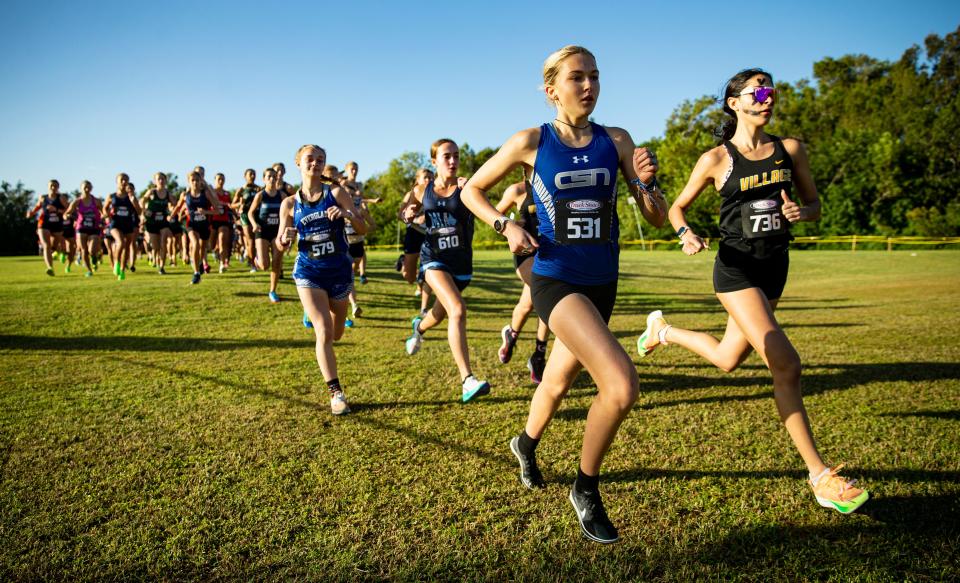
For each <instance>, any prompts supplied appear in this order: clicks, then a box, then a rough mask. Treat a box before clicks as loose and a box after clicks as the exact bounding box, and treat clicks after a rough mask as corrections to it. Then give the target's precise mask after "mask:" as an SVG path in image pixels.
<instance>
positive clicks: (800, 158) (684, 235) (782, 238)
mask: <svg viewBox="0 0 960 583" xmlns="http://www.w3.org/2000/svg"><path fill="white" fill-rule="evenodd" d="M723 97H724V99H723V110H724V112H725V113H726V114H727V115H728V116H730V119H729V120H727V121H726V122H725V123H724V125H723V127H722V129H721V131H720V132H719V133H720V134H721V138H722V141H723V143H722V144H721V145H719V146H717V147H716V148H713V149H712V150H709V151H708V152H706V153H705V154H704V155H703V156H701V157H700V160H699V161H698V162H697V165H696V167H694V169H693V172H692V173H691V175H690V179H689V181H688V182H687V185H686V186H685V187H684V189H683V191H682V192H681V193H680V196H678V197H677V199H676V200H675V201H674V203H673V206H671V207H670V223H671V224H672V225H673V228H674V229H676V230H677V236H678V237H679V238H680V241H681V242H682V244H683V252H684V253H686V254H687V255H695V254H697V253H699V252H700V251H703V250H704V249H706V248H707V245H706V243H705V242H704V241H703V239H701V238H700V237H699V236H697V234H696V233H694V232H693V230H692V229H691V228H690V225H689V224H688V223H687V220H686V211H687V209H688V208H690V205H691V204H693V201H694V200H696V198H697V196H699V195H700V193H701V192H703V189H704V188H706V187H707V185H712V186H714V187H715V188H716V189H717V191H718V192H719V193H720V197H721V199H722V202H721V204H720V235H721V239H720V249H719V252H718V253H717V257H716V261H715V263H714V270H713V286H714V290H715V291H716V294H717V299H719V300H720V304H721V305H722V306H723V308H724V309H725V310H726V311H727V314H728V317H727V328H726V331H725V332H724V334H723V338H722V339H720V340H719V341H718V340H717V339H716V338H714V337H713V336H710V335H709V334H704V333H702V332H693V331H691V330H683V329H680V328H675V327H673V326H670V325H668V324H667V323H666V321H665V320H664V319H663V315H662V313H661V312H660V311H655V312H652V313H651V314H650V315H649V316H648V317H647V330H646V331H645V332H644V334H643V335H642V336H641V337H640V338H639V339H638V341H637V349H638V351H639V352H640V355H641V356H644V355H646V354H649V353H650V351H651V350H653V349H654V348H656V347H657V346H658V345H660V344H664V345H666V344H678V345H680V346H683V347H684V348H686V349H688V350H690V351H692V352H695V353H697V354H699V355H700V356H702V357H704V358H705V359H707V360H709V361H710V362H711V363H713V364H714V365H716V366H717V367H719V368H721V369H722V370H724V371H727V372H730V371H732V370H734V369H736V368H737V367H738V366H739V365H740V363H742V362H743V361H744V359H745V358H746V357H747V355H749V354H750V352H752V351H753V350H756V351H757V353H758V354H759V355H760V357H761V358H763V361H764V362H765V363H766V365H767V367H768V368H769V369H770V372H771V374H772V375H773V397H774V400H775V401H776V404H777V411H778V412H779V414H780V420H781V421H782V422H783V423H784V425H785V426H786V428H787V433H788V434H789V435H790V438H791V439H792V440H793V443H794V445H795V446H796V448H797V450H798V451H799V453H800V457H801V458H803V461H804V463H805V464H806V466H807V471H809V472H810V481H809V484H810V486H811V488H812V489H813V493H814V496H815V497H816V500H817V502H818V503H819V504H820V505H821V506H824V507H826V508H833V509H835V510H838V511H839V512H842V513H843V514H848V513H850V512H853V511H854V510H856V509H857V508H859V507H860V506H861V505H863V503H864V502H866V501H867V499H868V498H869V493H868V492H867V491H866V490H862V489H860V488H856V487H854V486H853V484H854V482H852V481H848V480H846V479H844V478H842V477H841V476H840V475H839V474H838V471H839V470H840V467H841V466H842V465H843V464H839V465H837V466H835V467H833V468H829V467H827V465H826V464H824V463H823V459H822V458H821V457H820V453H819V452H818V451H817V446H816V444H815V443H814V439H813V433H812V431H811V429H810V421H809V419H808V418H807V411H806V409H805V408H804V405H803V398H802V396H801V393H800V356H799V355H798V354H797V351H796V349H795V348H794V347H793V344H791V343H790V340H789V339H788V338H787V335H786V334H785V333H784V331H783V329H782V328H781V327H780V324H779V323H778V322H777V319H776V317H775V316H774V310H775V309H776V307H777V304H778V303H779V301H780V296H781V294H782V293H783V288H784V286H785V285H786V281H787V270H788V265H789V255H788V248H789V244H790V239H791V238H792V237H791V235H790V225H791V224H792V223H796V222H797V221H816V220H817V219H819V218H820V199H819V197H818V196H817V189H816V186H814V184H813V178H812V176H811V174H810V165H809V163H808V161H807V154H806V150H805V149H804V147H803V144H802V143H800V142H799V141H797V140H794V139H790V138H784V139H780V138H778V137H776V136H772V135H770V134H767V133H766V132H765V131H764V126H766V125H767V124H768V123H769V122H770V117H771V115H773V108H774V104H775V103H776V89H775V88H774V86H773V79H772V77H771V76H770V74H769V73H767V72H766V71H763V70H760V69H747V70H744V71H741V72H740V73H737V74H736V75H734V76H733V77H732V78H731V79H730V81H729V82H727V86H726V90H725V91H724V96H723ZM794 186H795V187H796V189H797V194H798V195H799V197H800V200H801V202H803V206H800V205H798V204H797V203H796V202H793V201H792V200H791V194H792V190H793V187H794Z"/></svg>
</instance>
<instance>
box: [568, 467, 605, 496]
mask: <svg viewBox="0 0 960 583" xmlns="http://www.w3.org/2000/svg"><path fill="white" fill-rule="evenodd" d="M573 487H574V488H576V489H577V492H580V493H583V492H597V491H599V490H600V475H599V474H598V475H596V476H588V475H586V474H584V473H583V470H581V469H580V468H579V467H577V481H576V482H574V483H573Z"/></svg>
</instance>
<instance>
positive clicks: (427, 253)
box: [420, 181, 474, 275]
mask: <svg viewBox="0 0 960 583" xmlns="http://www.w3.org/2000/svg"><path fill="white" fill-rule="evenodd" d="M423 214H424V216H425V217H426V221H425V222H424V228H425V229H426V238H425V239H424V240H423V245H422V246H421V247H420V263H421V264H423V265H427V264H428V263H432V262H440V263H442V264H444V265H446V266H447V267H449V268H450V269H451V270H452V271H453V273H454V274H455V275H470V274H472V273H473V223H474V218H473V213H471V212H470V209H468V208H467V207H466V205H464V204H463V202H461V201H460V189H459V188H457V189H456V190H455V191H453V193H452V194H450V195H448V196H444V197H441V196H437V193H436V192H435V191H434V190H433V181H431V182H430V183H428V184H427V188H426V190H424V192H423Z"/></svg>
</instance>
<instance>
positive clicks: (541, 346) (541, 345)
mask: <svg viewBox="0 0 960 583" xmlns="http://www.w3.org/2000/svg"><path fill="white" fill-rule="evenodd" d="M536 351H537V352H539V353H542V354H541V356H543V355H546V353H547V341H546V340H540V339H539V338H537V347H536Z"/></svg>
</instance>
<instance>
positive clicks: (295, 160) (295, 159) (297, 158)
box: [273, 144, 327, 173]
mask: <svg viewBox="0 0 960 583" xmlns="http://www.w3.org/2000/svg"><path fill="white" fill-rule="evenodd" d="M310 149H313V150H319V151H321V152H323V157H324V158H326V157H327V151H326V150H324V149H323V148H321V147H320V146H318V145H316V144H304V145H302V146H300V149H299V150H297V155H296V156H294V157H293V163H294V164H297V165H300V155H301V154H303V153H304V152H305V151H307V150H310ZM277 166H279V167H281V168H284V166H283V162H277V163H276V164H274V165H273V168H274V169H276V168H277ZM284 173H286V168H284Z"/></svg>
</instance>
